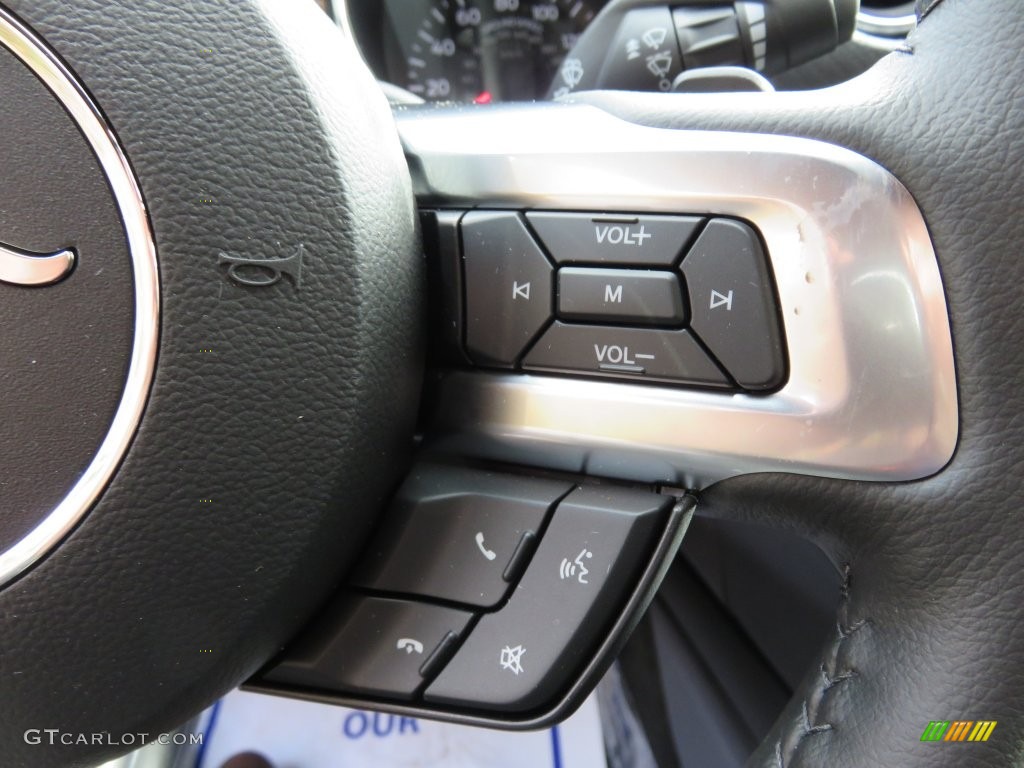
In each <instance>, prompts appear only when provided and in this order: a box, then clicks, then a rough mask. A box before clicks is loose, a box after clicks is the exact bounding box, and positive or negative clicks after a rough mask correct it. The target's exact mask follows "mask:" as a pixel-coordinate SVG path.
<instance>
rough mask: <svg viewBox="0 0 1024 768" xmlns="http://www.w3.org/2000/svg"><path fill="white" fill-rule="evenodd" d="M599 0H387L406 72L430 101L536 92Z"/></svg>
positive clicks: (486, 99) (410, 85) (514, 97)
mask: <svg viewBox="0 0 1024 768" xmlns="http://www.w3.org/2000/svg"><path fill="white" fill-rule="evenodd" d="M603 4H604V0H423V1H420V2H409V1H408V0H386V5H387V11H388V16H389V18H390V21H391V24H392V27H393V29H394V32H395V37H396V39H397V41H398V46H399V47H400V49H401V58H400V61H402V62H404V65H405V71H404V72H396V73H395V74H396V75H398V77H396V79H397V80H399V82H400V83H401V84H402V85H404V87H405V88H407V89H408V90H410V91H412V92H413V93H415V94H416V95H418V96H420V97H422V98H424V99H426V100H428V101H462V102H476V103H478V104H486V103H490V102H492V101H524V100H532V99H537V98H541V97H542V96H543V95H544V94H545V93H546V92H547V90H548V87H549V86H550V84H551V80H552V78H553V77H554V76H555V73H556V72H557V71H558V67H559V66H560V64H561V63H562V60H563V59H564V58H565V55H566V53H568V52H569V51H570V50H571V49H572V48H573V46H574V45H575V44H576V40H577V38H578V37H579V34H580V33H581V32H582V31H583V29H584V28H585V27H586V26H587V24H589V23H590V21H591V20H592V19H593V18H594V16H595V14H596V13H597V10H598V9H599V7H600V6H601V5H603Z"/></svg>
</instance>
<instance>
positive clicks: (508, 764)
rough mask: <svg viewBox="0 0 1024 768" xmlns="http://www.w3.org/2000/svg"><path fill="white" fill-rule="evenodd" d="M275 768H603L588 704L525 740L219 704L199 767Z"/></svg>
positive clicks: (388, 720)
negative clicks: (257, 764) (256, 766)
mask: <svg viewBox="0 0 1024 768" xmlns="http://www.w3.org/2000/svg"><path fill="white" fill-rule="evenodd" d="M248 751H253V752H258V753H260V754H262V755H263V756H264V757H266V758H267V759H268V760H270V762H271V763H272V764H273V765H274V768H421V767H423V768H425V767H426V766H430V768H548V767H549V766H550V768H603V766H605V756H604V743H603V740H602V737H601V721H600V719H599V715H598V709H597V703H596V700H595V699H594V697H591V698H589V699H588V700H587V701H586V702H585V703H584V704H583V706H582V707H580V709H579V711H577V713H576V714H575V715H573V716H572V717H571V718H570V719H569V720H567V721H565V722H564V723H562V724H561V725H559V726H557V727H555V728H552V729H549V730H545V731H537V732H530V733H509V732H505V731H492V730H487V729H483V728H470V727H466V726H459V725H449V724H447V723H437V722H433V721H429V720H419V719H416V718H409V717H400V716H398V715H386V714H381V713H376V712H364V711H361V710H351V709H345V708H342V707H332V706H327V705H323V704H313V703H310V702H305V701H295V700H292V699H284V698H278V697H276V696H265V695H260V694H255V693H246V692H242V691H235V692H233V693H231V694H229V695H228V696H226V697H225V698H224V699H223V700H222V701H221V702H220V704H219V705H218V708H217V710H216V712H215V715H214V718H213V720H212V725H211V727H209V728H208V731H207V736H206V739H205V746H204V748H203V752H202V754H201V756H200V759H199V764H198V766H197V768H220V766H221V765H222V764H223V763H224V762H225V761H226V760H227V759H228V758H230V757H231V756H233V755H236V754H238V753H240V752H248Z"/></svg>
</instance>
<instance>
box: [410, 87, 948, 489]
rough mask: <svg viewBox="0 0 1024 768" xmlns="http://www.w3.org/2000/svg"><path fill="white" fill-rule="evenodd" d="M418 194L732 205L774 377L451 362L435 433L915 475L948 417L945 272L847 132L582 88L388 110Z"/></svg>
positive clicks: (657, 475) (579, 463) (911, 209)
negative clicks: (775, 317) (683, 118)
mask: <svg viewBox="0 0 1024 768" xmlns="http://www.w3.org/2000/svg"><path fill="white" fill-rule="evenodd" d="M398 124H399V131H400V134H401V136H402V139H403V142H404V144H405V148H406V152H407V155H408V157H409V160H410V167H411V168H412V172H413V179H414V184H415V189H416V194H417V197H418V200H419V202H420V205H421V206H424V207H437V208H472V207H487V208H510V209H521V210H529V209H548V210H565V211H629V212H652V213H688V214H708V215H718V216H735V217H738V218H742V219H745V220H747V221H750V222H752V223H753V224H754V225H756V226H757V228H758V229H759V230H760V232H761V234H762V236H763V238H764V240H765V244H766V246H767V250H768V253H769V257H770V261H771V265H772V269H773V271H774V274H775V280H776V284H777V289H778V298H779V306H780V312H781V314H782V322H783V326H784V329H785V335H786V339H787V348H788V351H789V365H790V373H789V378H788V381H787V382H786V383H785V385H784V386H783V387H782V388H781V389H779V390H778V391H776V392H774V393H772V394H770V395H765V396H757V395H749V394H739V393H730V394H725V393H716V392H709V391H700V390H695V389H686V388H683V387H668V386H653V385H640V384H629V383H625V384H623V383H608V382H603V381H594V380H588V379H581V378H569V377H558V376H541V375H525V374H513V373H508V374H496V373H486V372H479V371H467V370H453V371H450V372H448V373H447V374H445V375H444V376H443V377H442V379H441V381H440V384H439V386H438V389H437V395H436V396H437V402H436V404H435V405H436V408H435V411H434V413H435V416H434V420H433V422H432V424H431V426H430V430H429V435H428V437H429V439H430V441H431V443H432V444H433V445H434V446H435V447H437V448H439V449H441V450H449V451H453V452H459V453H466V454H470V455H474V456H483V457H487V458H493V459H499V460H504V461H518V462H526V463H529V464H532V465H535V466H538V465H539V466H550V467H553V468H557V469H565V470H571V471H582V472H587V473H590V474H595V475H605V476H611V477H622V478H628V479H633V480H642V481H650V482H663V483H678V484H682V485H686V486H687V487H697V488H699V487H704V486H706V485H708V484H710V483H712V482H715V481H716V480H720V479H723V478H726V477H731V476H735V475H740V474H745V473H753V472H769V471H770V472H795V473H802V474H809V475H821V476H828V477H838V478H851V479H861V480H879V481H899V480H913V479H918V478H922V477H925V476H928V475H931V474H933V473H935V472H937V471H939V470H940V469H941V468H942V467H943V466H945V464H946V463H947V462H948V461H949V460H950V458H951V457H952V455H953V451H954V448H955V446H956V441H957V434H958V405H957V392H956V377H955V371H954V365H953V348H952V341H951V336H950V328H949V319H948V314H947V310H946V300H945V295H944V292H943V288H942V281H941V277H940V274H939V268H938V264H937V261H936V257H935V253H934V251H933V248H932V244H931V240H930V238H929V236H928V231H927V228H926V226H925V223H924V220H923V218H922V216H921V213H920V211H919V209H918V207H917V205H916V203H915V202H914V200H913V199H912V197H911V196H910V194H909V192H908V191H907V190H906V188H905V187H904V186H903V185H902V184H900V182H899V181H898V180H897V179H896V178H894V177H893V176H892V175H891V174H890V173H889V172H887V171H886V170H885V169H884V168H882V167H881V166H879V165H878V164H876V163H874V162H872V161H871V160H868V159H867V158H865V157H863V156H861V155H858V154H856V153H854V152H851V151H849V150H846V149H843V148H840V147H837V146H833V145H830V144H825V143H822V142H819V141H812V140H808V139H801V138H792V137H785V136H774V135H761V134H742V133H717V132H697V131H674V130H663V129H657V128H650V127H643V126H639V125H636V124H633V123H627V122H625V121H622V120H619V119H618V118H615V117H612V116H610V115H608V114H606V113H604V112H602V111H600V110H598V109H596V108H593V107H590V106H583V105H564V104H563V105H552V104H547V105H539V104H538V105H515V106H508V107H495V108H491V109H472V108H451V109H436V108H429V109H407V110H403V111H401V112H399V114H398Z"/></svg>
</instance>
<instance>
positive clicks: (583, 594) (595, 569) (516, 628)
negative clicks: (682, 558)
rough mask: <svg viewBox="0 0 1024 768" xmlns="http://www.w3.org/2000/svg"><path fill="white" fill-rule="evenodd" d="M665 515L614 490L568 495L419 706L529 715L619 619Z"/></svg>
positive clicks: (663, 500)
mask: <svg viewBox="0 0 1024 768" xmlns="http://www.w3.org/2000/svg"><path fill="white" fill-rule="evenodd" d="M669 506H671V499H669V498H668V497H665V496H657V495H655V494H653V493H643V492H636V491H632V490H626V489H620V488H603V487H599V486H587V487H582V488H578V489H577V490H575V491H573V492H572V493H571V494H569V496H568V497H566V499H565V500H564V501H563V502H562V503H561V504H559V505H558V509H556V510H555V514H554V516H553V517H552V520H551V524H550V525H549V526H548V529H547V532H546V533H545V534H544V538H543V540H542V541H541V544H540V547H539V548H538V550H537V554H536V555H534V557H533V559H532V561H531V562H530V565H529V568H528V569H527V571H526V575H525V576H524V577H523V579H522V581H521V582H520V584H519V585H518V586H517V587H516V589H515V591H514V592H513V594H512V597H511V599H510V600H509V603H508V605H507V606H505V607H504V608H503V609H502V610H500V611H498V612H497V613H492V614H487V615H486V616H484V617H483V618H482V619H481V620H480V623H479V624H477V625H476V627H475V628H474V629H473V630H472V632H470V634H469V637H468V639H467V640H466V641H465V643H464V644H463V646H462V648H461V649H460V650H459V652H458V653H457V654H456V655H455V658H454V659H453V660H452V661H451V662H450V663H449V664H448V665H447V666H446V667H445V669H444V671H443V672H441V674H440V676H439V677H438V678H437V680H435V681H434V682H433V683H432V684H431V685H430V686H429V687H428V688H427V689H426V693H425V697H426V699H427V701H429V702H436V703H440V704H453V705H457V706H463V707H466V706H469V707H481V708H485V709H495V710H502V711H509V712H529V711H531V710H535V709H539V708H542V707H543V706H544V705H545V704H546V703H547V702H549V701H551V700H552V699H553V698H555V697H557V695H558V694H559V693H560V692H561V691H562V690H564V688H565V687H566V685H567V684H568V683H569V682H570V681H571V680H572V679H573V677H574V676H575V675H576V674H578V672H579V670H580V668H581V667H582V666H583V664H584V663H585V662H586V660H587V659H588V658H589V657H590V656H591V655H592V654H593V652H594V648H595V647H596V646H597V645H598V643H599V642H600V640H601V639H602V638H603V637H604V636H605V634H606V633H607V631H608V628H609V625H610V623H611V622H612V620H613V619H614V617H615V616H616V615H617V613H618V612H619V611H621V610H622V606H623V603H624V602H625V598H626V595H627V594H628V593H629V591H630V590H631V589H632V588H633V586H634V584H635V582H636V578H637V577H638V570H639V568H640V566H641V565H642V564H643V563H645V562H646V559H647V557H648V556H649V554H650V551H651V548H652V547H653V545H654V541H655V539H656V538H657V536H658V534H659V533H660V532H661V530H662V527H663V523H664V521H665V518H666V516H667V513H668V507H669Z"/></svg>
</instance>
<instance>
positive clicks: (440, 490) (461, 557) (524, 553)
mask: <svg viewBox="0 0 1024 768" xmlns="http://www.w3.org/2000/svg"><path fill="white" fill-rule="evenodd" d="M681 510H682V502H679V501H678V500H677V499H676V498H674V497H672V496H668V495H663V494H658V493H654V492H652V491H651V490H650V489H649V488H634V487H626V486H623V485H618V484H614V483H608V482H601V481H595V480H590V479H587V478H579V477H578V476H573V477H572V478H569V477H566V478H565V479H557V476H554V475H552V476H546V477H543V476H542V477H538V476H531V475H524V474H522V473H521V472H513V471H509V472H499V471H491V470H489V469H484V468H476V467H466V466H458V465H448V464H443V463H433V462H424V463H421V464H418V465H417V466H415V467H414V469H413V470H412V472H411V473H410V474H409V476H408V477H407V478H406V481H405V482H404V483H403V484H402V486H401V488H400V489H399V490H398V492H397V494H396V496H395V499H394V501H393V503H392V505H391V507H390V508H389V510H388V512H387V514H386V515H385V516H384V519H382V521H381V524H380V526H379V529H378V530H377V531H376V535H375V536H374V537H372V538H371V541H370V543H369V545H368V546H367V547H366V549H365V552H364V555H363V559H362V562H361V564H360V566H359V567H358V568H357V570H356V573H355V575H353V576H350V577H349V579H348V581H347V583H346V586H345V587H344V588H343V589H342V590H341V592H340V593H339V595H338V596H336V597H335V599H334V602H333V603H332V604H331V605H330V606H329V607H328V608H327V609H326V611H325V612H324V613H323V614H321V617H320V618H319V620H318V621H317V623H316V624H314V625H313V626H312V627H310V628H309V629H307V630H306V631H305V632H304V633H303V634H302V635H301V636H300V637H299V638H298V639H296V640H295V641H293V643H292V644H291V645H290V646H289V647H288V648H286V649H285V651H284V652H283V653H282V654H281V655H280V656H279V657H278V658H277V659H275V660H274V661H273V662H271V664H270V665H268V667H267V668H266V669H265V670H264V671H263V672H261V673H260V674H259V675H257V679H256V681H255V684H256V685H257V686H258V687H259V688H260V689H262V690H271V691H276V692H281V691H286V692H288V693H290V694H297V695H306V696H310V697H312V698H317V699H320V700H324V699H326V700H330V701H338V702H339V703H346V704H348V705H349V706H366V705H367V704H371V705H372V704H373V703H374V702H379V703H380V704H381V705H389V706H394V707H401V708H403V709H402V710H401V711H406V712H410V711H429V712H430V713H432V714H438V715H445V714H448V715H453V716H457V717H469V718H471V719H472V718H485V719H488V720H491V719H493V718H495V717H498V718H500V719H502V720H505V721H512V720H516V721H527V720H530V719H531V718H533V717H537V716H538V714H542V713H544V712H546V711H551V710H552V709H554V708H557V707H559V706H566V705H565V702H567V701H568V700H569V699H570V698H571V697H572V696H573V695H574V691H575V690H576V688H575V687H574V686H577V685H578V684H579V683H580V681H583V680H586V679H592V678H593V677H594V676H596V675H598V674H600V672H601V664H604V663H607V662H608V661H609V660H610V658H611V655H612V653H613V652H614V650H613V646H614V644H615V643H619V642H621V639H622V638H623V637H624V634H625V633H626V632H628V631H629V628H631V626H632V623H633V622H634V621H635V617H637V616H638V615H639V612H640V611H642V610H643V607H644V606H645V605H646V602H647V601H648V600H649V599H650V595H651V594H652V592H651V591H650V590H652V589H653V587H652V586H651V585H652V584H654V583H655V581H651V579H655V580H656V577H654V576H652V573H653V572H654V571H653V570H652V569H655V568H657V566H656V563H657V562H660V560H661V559H663V558H665V557H667V556H668V555H667V554H666V553H665V552H666V551H665V550H664V549H663V548H664V547H665V546H666V541H669V540H671V541H677V538H676V533H675V532H677V531H680V528H679V526H681V525H682V523H681V518H680V515H681V514H684V513H683V512H682V511H681ZM670 546H671V545H670ZM659 552H661V553H662V554H660V555H659V554H658V553H659ZM560 702H561V703H560Z"/></svg>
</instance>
